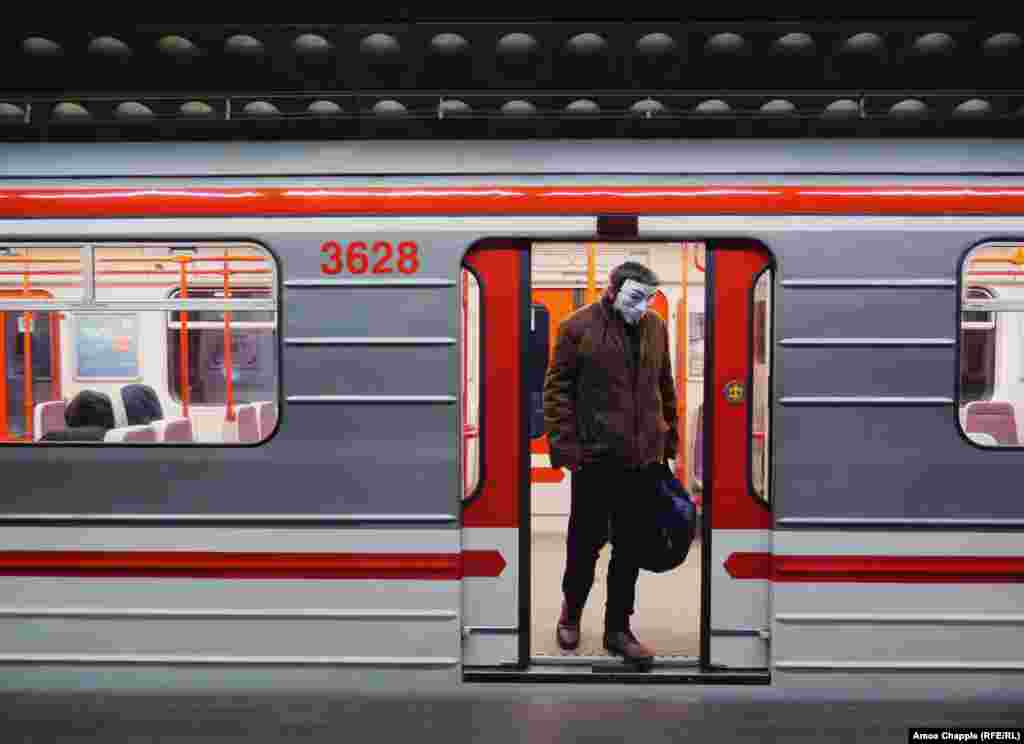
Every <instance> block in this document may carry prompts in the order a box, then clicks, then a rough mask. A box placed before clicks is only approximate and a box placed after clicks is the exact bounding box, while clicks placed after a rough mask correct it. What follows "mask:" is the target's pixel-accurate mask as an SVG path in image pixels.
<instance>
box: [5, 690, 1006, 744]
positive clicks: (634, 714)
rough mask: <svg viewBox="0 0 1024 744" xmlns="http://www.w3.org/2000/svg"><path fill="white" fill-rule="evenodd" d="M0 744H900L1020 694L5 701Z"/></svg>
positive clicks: (85, 696)
mask: <svg viewBox="0 0 1024 744" xmlns="http://www.w3.org/2000/svg"><path fill="white" fill-rule="evenodd" d="M0 721H2V722H3V724H2V727H0V730H2V731H3V741H4V742H18V743H19V744H37V743H38V744H52V743H53V742H61V743H62V744H63V743H64V742H103V743H104V744H115V743H116V744H134V743H135V742H140V743H141V742H245V744H263V743H264V742H267V743H268V744H269V743H271V742H275V743H276V742H292V741H294V742H303V743H304V744H307V743H308V742H325V743H326V742H330V743H331V744H337V742H349V741H353V742H363V741H371V742H380V743H381V744H384V743H385V742H388V743H390V742H444V743H445V744H462V742H487V744H519V743H520V742H524V743H525V742H528V743H529V744H547V743H548V742H551V743H552V744H555V743H557V744H577V742H609V743H610V742H616V743H618V742H630V743H635V744H639V743H640V742H642V743H643V744H661V743H662V742H664V744H678V742H690V741H692V742H723V743H726V742H727V743H728V744H733V743H735V744H748V743H749V744H755V743H756V744H760V743H761V742H785V743H786V744H790V743H791V742H793V743H799V744H822V743H824V742H836V744H851V743H853V742H865V743H868V742H870V744H880V743H883V744H904V742H906V741H908V730H909V727H911V726H948V727H959V726H987V727H995V726H1007V727H1010V726H1013V727H1016V726H1022V725H1024V695H1022V693H1021V691H1020V690H1012V691H1010V690H987V691H978V692H976V693H973V694H972V695H971V696H969V697H964V696H956V697H952V696H949V695H943V694H941V693H936V692H934V691H921V692H915V693H914V694H912V695H909V694H902V695H895V694H892V693H890V692H887V691H886V690H873V691H871V692H870V693H865V692H858V693H835V692H832V693H828V692H821V691H819V690H815V689H796V690H777V689H771V688H764V687H743V686H739V687H732V686H727V687H702V686H685V685H684V686H681V687H672V686H661V687H649V686H645V685H575V686H568V685H546V686H530V685H514V686H506V685H497V686H494V685H467V686H466V687H465V688H463V689H462V690H460V691H458V692H453V693H449V694H437V693H422V692H421V693H419V694H415V695H410V694H408V693H407V692H405V691H399V692H392V693H385V692H370V691H362V692H359V693H351V692H345V693H338V694H334V695H324V694H318V695H312V694H295V693H282V694H275V695H271V694H263V695H253V694H243V693H236V694H230V693H229V694H221V695H183V694H180V693H179V694H150V695H123V694H122V695H117V694H110V693H87V692H79V693H67V694H9V693H8V694H4V693H0Z"/></svg>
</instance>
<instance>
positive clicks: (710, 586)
mask: <svg viewBox="0 0 1024 744" xmlns="http://www.w3.org/2000/svg"><path fill="white" fill-rule="evenodd" d="M709 255H710V258H709V267H708V277H709V283H708V289H707V319H708V329H709V330H708V333H709V338H708V342H707V343H708V358H707V371H706V373H705V391H704V396H705V406H704V410H705V421H704V426H705V437H706V442H707V445H708V446H707V447H706V448H705V454H704V456H705V468H704V469H705V473H710V479H707V478H706V482H705V486H704V487H705V492H704V503H705V506H704V509H705V520H706V521H707V522H708V525H709V526H708V525H706V526H705V531H704V539H705V544H704V561H705V564H704V597H703V618H702V621H703V622H702V624H703V628H702V633H701V637H702V640H703V644H702V648H701V656H702V662H703V665H704V666H705V667H711V668H715V667H729V668H734V669H738V668H742V669H762V668H766V667H767V666H768V658H769V657H768V644H769V636H770V633H769V601H770V597H771V582H770V581H769V580H768V578H766V576H767V574H766V573H765V571H764V563H765V562H766V561H770V559H771V552H772V515H771V509H770V503H769V498H770V490H769V488H770V478H769V477H768V468H767V463H768V461H769V458H768V452H769V446H768V445H769V436H770V427H769V426H768V423H769V422H770V420H771V417H770V415H769V414H770V410H769V409H770V401H771V395H770V391H769V390H768V382H769V377H768V374H767V372H768V370H769V369H770V357H769V354H770V348H771V344H770V342H769V339H770V329H769V325H768V324H769V323H770V316H771V273H770V272H771V257H770V255H769V254H768V252H767V251H766V250H764V249H763V248H762V247H760V246H759V245H756V244H752V243H750V242H744V243H735V244H729V243H728V242H716V243H714V244H713V249H712V250H711V251H709Z"/></svg>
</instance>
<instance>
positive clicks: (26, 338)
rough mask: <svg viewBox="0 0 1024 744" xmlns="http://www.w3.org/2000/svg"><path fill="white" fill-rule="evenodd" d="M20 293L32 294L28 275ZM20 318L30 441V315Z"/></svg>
mask: <svg viewBox="0 0 1024 744" xmlns="http://www.w3.org/2000/svg"><path fill="white" fill-rule="evenodd" d="M21 291H22V292H23V293H24V294H25V296H28V295H30V294H32V285H31V280H30V279H29V277H28V273H25V275H24V277H23V278H22V285H21ZM22 318H23V319H24V323H25V333H23V334H22V339H23V340H24V356H23V357H22V361H23V363H24V366H25V375H24V377H25V380H24V384H25V433H26V435H27V437H28V441H30V442H31V441H32V439H33V437H32V424H33V421H32V408H33V402H32V330H31V329H32V313H30V312H28V311H25V312H24V313H22Z"/></svg>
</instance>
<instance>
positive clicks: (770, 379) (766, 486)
mask: <svg viewBox="0 0 1024 744" xmlns="http://www.w3.org/2000/svg"><path fill="white" fill-rule="evenodd" d="M766 276H767V277H768V281H767V282H766V285H767V290H766V293H767V297H765V299H764V308H765V309H764V317H763V320H764V322H765V324H766V325H767V328H766V329H765V330H764V332H763V333H762V334H761V341H762V343H761V345H760V346H759V347H758V346H757V345H756V340H757V337H758V336H757V330H756V325H757V320H758V317H757V316H758V314H757V312H756V310H755V308H756V307H757V304H758V299H757V288H758V285H759V284H760V283H761V280H762V279H763V278H764V277H766ZM776 278H777V272H776V271H775V261H774V258H773V259H772V260H771V261H770V262H769V263H768V265H767V266H765V267H764V268H763V269H761V271H759V272H758V273H757V276H755V277H754V281H753V282H752V283H751V285H750V291H749V294H748V304H747V307H748V309H749V316H748V319H747V331H748V336H747V338H748V343H749V346H748V347H747V348H748V355H747V360H748V366H747V390H748V396H747V400H748V405H747V443H748V444H747V455H748V457H747V468H746V470H747V488H748V490H749V492H750V495H751V496H752V497H753V499H754V500H755V501H756V502H757V503H758V504H761V505H762V506H765V507H766V508H768V509H771V508H772V491H773V489H772V487H771V479H772V472H773V467H772V460H773V458H772V456H771V445H772V433H773V431H774V427H773V425H772V424H773V421H772V411H773V405H772V400H773V393H774V386H773V383H774V375H773V371H772V367H773V366H774V362H775V355H774V353H773V351H774V345H773V343H772V340H773V337H774V333H775V324H774V323H773V322H772V320H773V319H774V317H775V298H776V296H777V292H776V291H775V281H776ZM758 351H760V352H763V354H764V356H765V362H764V364H765V366H766V367H767V370H768V374H767V379H766V380H765V387H766V388H767V390H765V402H766V412H765V432H764V445H763V447H762V452H763V455H762V457H763V459H762V464H763V465H762V469H763V473H764V476H763V482H762V485H763V491H758V489H757V486H756V485H755V484H756V480H755V478H754V434H755V432H754V406H755V403H756V397H757V396H756V395H755V387H754V386H755V385H756V384H757V379H756V377H755V374H754V368H755V365H756V364H757V361H758V356H759V355H758Z"/></svg>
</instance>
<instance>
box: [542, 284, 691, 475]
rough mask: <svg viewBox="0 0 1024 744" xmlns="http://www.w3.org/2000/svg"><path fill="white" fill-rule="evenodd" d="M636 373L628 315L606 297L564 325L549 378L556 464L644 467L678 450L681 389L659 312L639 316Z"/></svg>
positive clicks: (548, 416)
mask: <svg viewBox="0 0 1024 744" xmlns="http://www.w3.org/2000/svg"><path fill="white" fill-rule="evenodd" d="M639 325H640V328H639V331H640V367H639V370H637V372H638V374H636V376H635V377H634V369H633V366H634V364H633V355H632V354H631V353H630V351H629V346H628V340H627V338H626V327H625V321H624V320H623V319H622V317H621V315H619V313H618V311H616V310H615V309H614V308H613V307H612V304H611V303H610V302H609V301H608V299H607V297H603V298H602V299H601V300H600V301H599V302H595V303H592V304H590V305H587V306H586V307H583V308H580V309H579V310H577V311H576V312H575V313H573V314H572V315H570V316H569V317H568V318H566V319H565V321H564V322H563V323H562V325H561V327H560V328H559V329H558V339H557V341H556V342H555V353H554V359H553V360H552V362H551V365H550V366H549V367H548V371H547V376H546V377H545V380H544V425H545V426H544V428H545V429H546V430H547V435H548V444H549V448H550V452H551V466H552V467H556V468H559V467H563V466H576V465H581V464H584V463H590V462H597V461H612V462H619V463H622V464H623V465H624V466H625V467H640V466H643V465H646V464H648V463H652V462H657V461H659V460H661V459H663V458H666V457H668V458H672V457H675V455H676V445H677V439H676V419H677V415H676V390H675V385H674V383H673V380H672V362H671V359H670V358H669V344H668V329H667V328H666V326H665V321H663V320H662V319H661V318H660V317H658V315H657V314H656V313H654V312H647V313H644V315H643V317H642V318H641V319H640V324H639Z"/></svg>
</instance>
